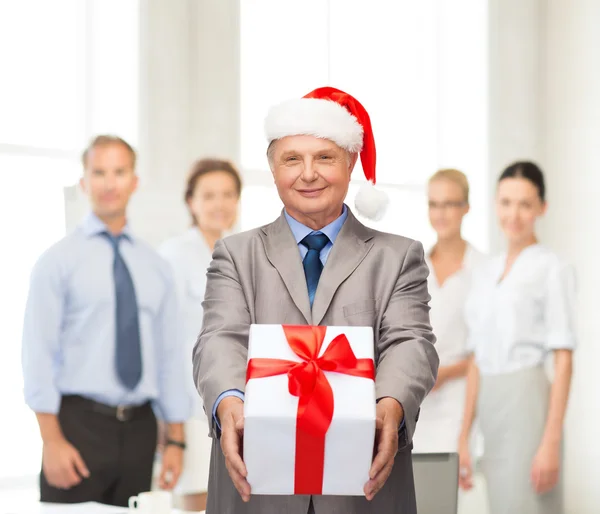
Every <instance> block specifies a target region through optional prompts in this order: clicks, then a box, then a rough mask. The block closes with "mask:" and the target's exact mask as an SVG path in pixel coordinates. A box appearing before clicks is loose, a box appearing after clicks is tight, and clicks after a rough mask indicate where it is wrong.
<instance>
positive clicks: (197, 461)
mask: <svg viewBox="0 0 600 514" xmlns="http://www.w3.org/2000/svg"><path fill="white" fill-rule="evenodd" d="M241 192H242V181H241V178H240V174H239V173H238V170H237V169H236V168H235V166H234V165H233V164H231V163H230V162H229V161H225V160H219V159H201V160H199V161H197V162H195V163H194V165H193V166H192V169H191V171H190V173H189V176H188V179H187V184H186V189H185V195H184V199H185V203H186V204H187V207H188V209H189V211H190V215H191V217H192V226H191V227H190V228H189V229H188V230H187V231H186V232H184V233H183V234H181V235H180V236H177V237H174V238H173V239H170V240H168V241H166V242H164V243H163V244H162V246H161V248H160V250H159V251H160V253H161V255H162V256H163V257H164V258H166V259H167V261H168V262H169V263H170V264H171V265H172V268H173V272H174V275H175V282H176V285H177V291H178V296H179V301H180V304H181V306H182V309H183V314H184V332H183V337H184V345H183V352H184V357H185V365H184V368H183V370H181V372H182V374H183V375H184V377H185V380H186V383H187V385H188V395H189V397H190V399H191V401H192V402H193V403H192V405H193V414H192V417H191V419H190V420H188V422H187V423H186V425H185V434H186V445H187V448H186V451H185V455H184V467H183V473H182V475H181V477H180V480H179V484H178V486H177V488H176V492H177V493H179V494H181V495H183V503H184V508H185V509H187V510H194V511H201V510H204V509H205V508H206V492H207V490H208V471H209V464H210V450H211V440H210V438H209V436H208V433H209V428H208V419H207V417H206V414H205V412H204V407H203V404H202V399H201V398H200V395H199V394H198V391H197V390H196V386H195V384H194V380H193V377H192V350H193V348H194V345H195V343H196V339H197V338H198V334H199V333H200V329H201V327H202V301H203V299H204V290H205V288H206V269H207V268H208V265H209V264H210V261H211V259H212V252H213V248H214V246H215V243H216V242H217V240H219V239H221V238H222V237H223V236H224V235H225V234H226V233H227V232H228V231H230V230H231V229H232V228H233V225H234V224H235V222H236V219H237V213H238V204H239V200H240V195H241Z"/></svg>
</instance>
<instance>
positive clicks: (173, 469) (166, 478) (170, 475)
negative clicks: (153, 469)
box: [158, 444, 183, 491]
mask: <svg viewBox="0 0 600 514" xmlns="http://www.w3.org/2000/svg"><path fill="white" fill-rule="evenodd" d="M182 468H183V450H182V449H181V448H180V447H179V446H175V445H173V444H168V445H166V446H165V447H164V450H163V454H162V468H161V470H160V476H159V478H158V485H159V487H160V488H161V489H165V490H167V491H170V490H171V489H173V488H174V487H175V485H176V484H177V481H178V480H179V476H180V475H181V469H182Z"/></svg>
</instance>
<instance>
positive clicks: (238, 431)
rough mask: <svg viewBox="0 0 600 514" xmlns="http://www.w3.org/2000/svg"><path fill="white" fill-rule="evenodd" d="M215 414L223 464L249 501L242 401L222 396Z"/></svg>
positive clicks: (240, 491) (244, 498)
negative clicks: (219, 432) (243, 448)
mask: <svg viewBox="0 0 600 514" xmlns="http://www.w3.org/2000/svg"><path fill="white" fill-rule="evenodd" d="M217 416H218V417H219V423H220V424H221V449H222V450H223V455H224V456H225V466H226V467H227V471H228V472H229V476H230V477H231V480H232V481H233V485H235V488H236V489H237V490H238V493H240V496H241V497H242V500H243V501H245V502H247V501H250V484H249V483H248V480H246V477H247V476H248V471H247V470H246V465H245V464H244V461H243V460H242V444H243V440H244V402H242V400H240V399H239V398H236V397H235V396H228V397H226V398H223V399H222V400H221V403H219V407H218V408H217Z"/></svg>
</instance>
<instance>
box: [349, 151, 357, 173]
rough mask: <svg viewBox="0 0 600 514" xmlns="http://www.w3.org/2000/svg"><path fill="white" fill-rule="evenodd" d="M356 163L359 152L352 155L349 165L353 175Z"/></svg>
mask: <svg viewBox="0 0 600 514" xmlns="http://www.w3.org/2000/svg"><path fill="white" fill-rule="evenodd" d="M356 161H358V153H357V152H354V153H351V154H350V159H349V163H348V169H349V170H350V173H352V171H354V166H356Z"/></svg>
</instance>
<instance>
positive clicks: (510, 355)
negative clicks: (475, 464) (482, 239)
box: [459, 162, 575, 514]
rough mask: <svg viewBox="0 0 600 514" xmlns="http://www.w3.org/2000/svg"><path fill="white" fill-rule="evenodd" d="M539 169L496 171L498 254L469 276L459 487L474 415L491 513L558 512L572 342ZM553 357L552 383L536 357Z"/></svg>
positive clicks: (563, 276)
mask: <svg viewBox="0 0 600 514" xmlns="http://www.w3.org/2000/svg"><path fill="white" fill-rule="evenodd" d="M545 192H546V191H545V185H544V178H543V175H542V172H541V170H540V169H539V168H538V167H537V166H536V165H535V164H533V163H531V162H517V163H514V164H512V165H511V166H509V167H508V168H507V169H506V170H505V171H504V172H503V173H502V175H501V176H500V179H499V181H498V187H497V197H496V209H497V215H498V220H499V222H500V226H501V228H502V231H503V232H504V235H505V237H506V241H507V251H506V252H505V253H503V254H502V255H499V256H497V257H496V258H494V259H492V260H491V261H490V262H489V263H487V264H486V265H484V266H483V267H482V268H481V269H480V270H478V271H477V273H476V274H475V275H474V277H473V287H472V290H471V293H470V294H469V298H468V300H467V311H466V312H467V323H468V326H469V332H470V334H469V344H470V347H471V349H472V350H473V352H474V358H473V360H472V362H471V365H470V367H469V374H468V385H467V400H466V406H465V417H464V422H463V429H462V431H461V437H460V442H459V447H460V468H461V469H460V484H461V487H463V488H464V489H469V488H471V487H472V469H471V459H470V456H469V447H468V444H467V438H468V434H469V431H470V428H471V424H472V422H473V418H474V416H475V413H476V412H477V415H478V417H479V422H480V428H481V431H482V434H483V439H484V455H483V459H482V470H483V473H484V476H485V478H486V483H487V489H488V499H489V504H490V509H491V512H492V514H562V513H563V505H562V484H561V460H562V459H561V450H562V448H561V445H562V438H563V420H564V415H565V410H566V407H567V399H568V396H569V388H570V384H571V373H572V351H573V349H574V348H575V335H574V303H575V298H574V297H575V280H574V273H573V269H572V268H571V267H570V266H569V265H567V264H565V263H564V262H563V261H562V260H561V259H560V258H559V257H558V256H557V255H556V254H555V253H553V252H552V251H551V250H550V249H548V248H547V247H545V246H543V245H541V244H540V243H539V242H538V239H537V237H536V234H535V223H536V220H537V219H538V218H539V217H540V216H542V215H543V214H544V212H545V211H546V202H545ZM549 354H552V355H553V358H554V379H553V381H552V383H551V384H550V382H549V381H548V379H547V376H546V373H545V369H544V362H545V360H546V357H547V355H549Z"/></svg>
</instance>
